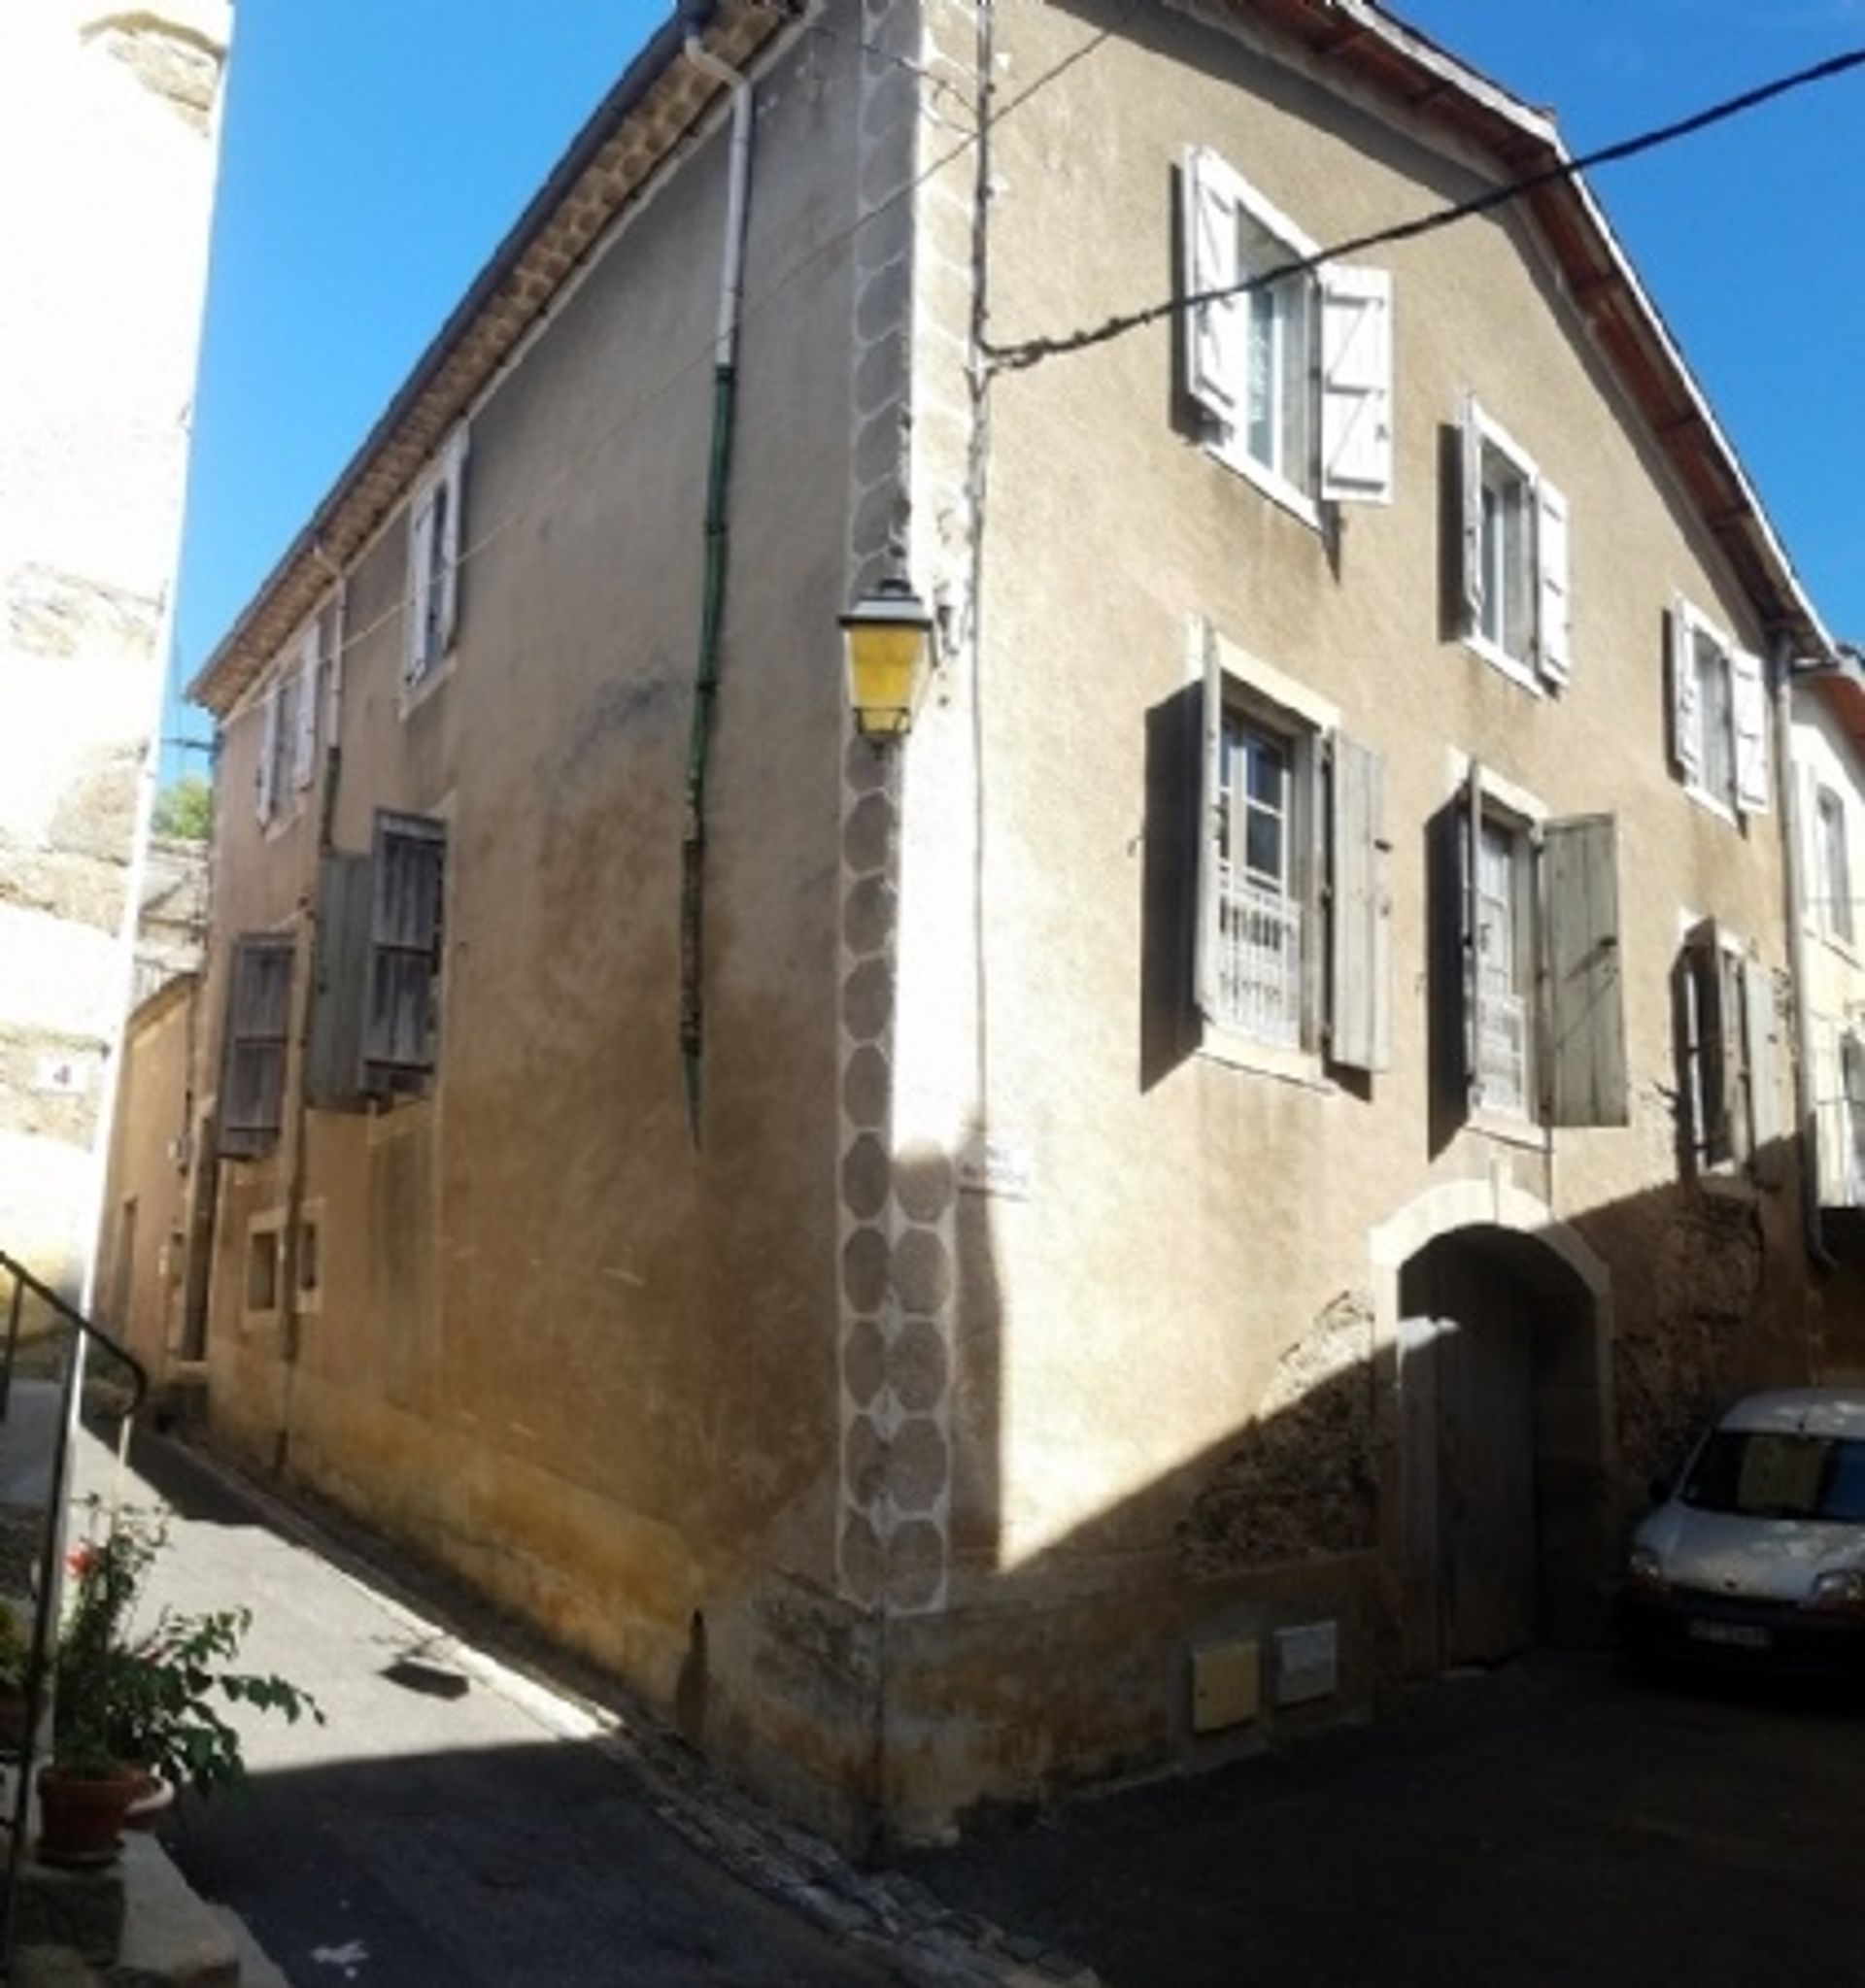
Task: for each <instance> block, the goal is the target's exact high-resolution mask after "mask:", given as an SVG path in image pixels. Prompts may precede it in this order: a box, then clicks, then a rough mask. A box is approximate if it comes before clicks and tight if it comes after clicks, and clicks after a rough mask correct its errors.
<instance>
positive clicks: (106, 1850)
mask: <svg viewBox="0 0 1865 1988" xmlns="http://www.w3.org/2000/svg"><path fill="white" fill-rule="evenodd" d="M88 1531H89V1534H90V1536H88V1537H86V1539H85V1542H84V1544H83V1545H81V1546H79V1547H78V1548H77V1549H76V1551H74V1552H73V1553H72V1555H71V1557H70V1567H71V1572H72V1587H71V1592H70V1596H69V1605H68V1609H67V1613H66V1616H65V1623H64V1629H63V1631H62V1633H61V1634H60V1636H59V1639H58V1655H57V1664H56V1668H55V1672H54V1680H55V1681H54V1687H53V1698H52V1755H51V1762H50V1763H49V1764H48V1765H47V1767H46V1768H45V1769H42V1770H41V1772H40V1776H39V1798H40V1809H41V1816H42V1828H41V1834H40V1853H41V1855H42V1856H45V1857H47V1858H49V1859H51V1860H53V1861H57V1860H58V1859H60V1858H64V1859H84V1858H90V1857H99V1856H108V1855H110V1854H111V1853H112V1851H114V1849H115V1848H116V1843H117V1836H118V1833H119V1830H120V1829H121V1828H122V1825H123V1819H124V1817H125V1815H126V1814H127V1813H128V1811H129V1809H130V1807H131V1806H132V1804H134V1803H136V1802H137V1800H138V1798H139V1797H143V1798H145V1799H146V1798H147V1797H148V1795H149V1793H150V1791H151V1789H152V1787H155V1788H160V1787H164V1786H165V1787H167V1788H171V1789H173V1788H181V1787H192V1788H194V1789H196V1790H198V1791H199V1792H200V1793H201V1794H203V1795H209V1794H212V1793H214V1792H215V1791H216V1790H218V1789H222V1788H227V1787H231V1786H234V1785H236V1784H237V1783H238V1782H239V1781H240V1780H242V1779H243V1778H244V1776H245V1771H246V1763H245V1758H244V1755H243V1752H242V1748H241V1741H240V1735H239V1732H238V1730H237V1729H236V1728H235V1727H234V1726H233V1725H232V1724H231V1723H229V1721H228V1720H227V1718H226V1717H225V1715H224V1712H225V1708H226V1707H229V1706H232V1705H238V1704H247V1705H253V1706H254V1707H256V1708H257V1709H259V1710H261V1711H268V1712H280V1713H283V1714H284V1716H285V1717H286V1718H288V1719H291V1720H297V1719H299V1718H302V1717H310V1718H313V1719H316V1720H318V1721H319V1722H320V1723H322V1718H323V1714H322V1712H321V1711H320V1710H319V1708H318V1706H317V1703H316V1702H315V1701H314V1700H313V1699H312V1698H311V1696H310V1694H309V1693H308V1692H304V1691H301V1690H300V1689H299V1688H298V1687H297V1686H296V1685H293V1684H289V1683H288V1682H287V1681H286V1680H285V1679H284V1678H282V1677H277V1676H271V1675H264V1674H259V1673H256V1672H251V1671H242V1670H238V1669H235V1668H233V1666H234V1664H235V1663H236V1661H237V1659H238V1657H239V1652H240V1647H241V1644H242V1643H243V1642H244V1641H245V1638H246V1634H247V1631H248V1630H249V1629H250V1628H251V1626H252V1620H253V1618H252V1612H251V1610H249V1609H245V1608H223V1609H214V1610H209V1611H205V1612H202V1613H199V1614H192V1615H189V1614H182V1613H179V1612H177V1611H176V1610H174V1609H170V1608H164V1609H163V1610H162V1611H161V1613H160V1614H159V1615H158V1616H157V1617H156V1619H155V1622H154V1625H153V1628H151V1629H149V1630H147V1631H143V1632H140V1633H139V1632H138V1631H137V1630H136V1628H135V1622H134V1618H135V1612H136V1602H137V1598H138V1597H139V1595H140V1594H141V1592H142V1588H143V1583H144V1581H145V1579H146V1578H147V1576H148V1573H149V1569H150V1567H151V1566H152V1565H153V1562H154V1559H155V1556H156V1554H157V1553H158V1552H159V1551H160V1550H161V1548H162V1546H163V1545H164V1544H165V1542H166V1539H167V1531H166V1528H165V1527H164V1525H163V1524H162V1523H161V1521H160V1520H159V1519H153V1518H151V1517H150V1516H149V1515H147V1514H145V1513H142V1512H138V1511H135V1510H132V1509H128V1508H123V1509H119V1510H118V1511H117V1512H115V1513H113V1514H112V1515H111V1517H110V1519H109V1521H108V1523H106V1524H103V1525H102V1526H101V1528H100V1523H99V1514H98V1508H97V1506H96V1505H95V1503H94V1502H93V1505H92V1511H91V1523H90V1527H89V1529H88Z"/></svg>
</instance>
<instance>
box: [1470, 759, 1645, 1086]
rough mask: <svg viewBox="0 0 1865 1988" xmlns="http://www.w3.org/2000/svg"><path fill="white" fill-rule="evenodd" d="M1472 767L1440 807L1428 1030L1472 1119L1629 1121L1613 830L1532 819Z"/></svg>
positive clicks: (1599, 823)
mask: <svg viewBox="0 0 1865 1988" xmlns="http://www.w3.org/2000/svg"><path fill="white" fill-rule="evenodd" d="M1538 815H1539V810H1537V809H1536V808H1535V806H1534V804H1533V803H1532V802H1530V801H1529V800H1528V799H1527V798H1526V797H1525V796H1521V795H1517V794H1515V793H1514V792H1513V791H1512V790H1509V788H1508V785H1507V783H1505V782H1503V781H1500V780H1498V779H1496V778H1495V776H1493V775H1490V774H1486V773H1485V772H1484V770H1483V769H1482V768H1481V767H1480V766H1477V765H1473V766H1472V767H1471V769H1470V773H1469V777H1468V779H1467V780H1466V782H1465V784H1464V787H1463V789H1462V790H1461V792H1459V793H1458V794H1457V796H1456V797H1455V798H1454V800H1453V801H1452V803H1451V805H1450V806H1449V807H1448V808H1447V809H1446V810H1445V812H1444V814H1443V816H1442V818H1441V820H1442V822H1443V826H1444V834H1445V838H1446V840H1445V843H1444V848H1445V852H1446V856H1447V861H1446V863H1445V866H1444V868H1443V869H1442V870H1441V872H1440V875H1441V879H1442V883H1441V888H1442V889H1443V890H1445V891H1446V893H1448V903H1449V905H1450V907H1451V909H1450V911H1449V913H1448V915H1446V916H1444V917H1442V918H1441V920H1440V921H1439V927H1438V928H1439V931H1440V934H1441V942H1442V943H1443V944H1445V945H1447V946H1449V947H1450V949H1451V950H1450V953H1449V957H1447V958H1446V957H1443V956H1442V955H1441V956H1440V957H1441V968H1442V970H1441V975H1440V980H1439V987H1438V989H1437V991H1436V993H1435V999H1436V1002H1437V1004H1438V1005H1437V1011H1436V1016H1435V1021H1434V1034H1435V1037H1436V1040H1437V1043H1438V1045H1439V1048H1440V1050H1441V1054H1442V1057H1443V1062H1444V1064H1446V1065H1447V1066H1448V1071H1449V1073H1450V1074H1451V1075H1452V1076H1453V1078H1454V1083H1455V1086H1456V1088H1457V1089H1458V1090H1459V1091H1460V1092H1461V1096H1460V1097H1459V1098H1458V1099H1457V1102H1458V1103H1459V1104H1460V1105H1461V1108H1462V1109H1463V1110H1465V1111H1468V1112H1471V1113H1480V1114H1482V1115H1483V1116H1484V1117H1485V1118H1489V1119H1498V1120H1504V1121H1509V1120H1516V1121H1520V1122H1521V1123H1523V1124H1531V1123H1533V1124H1541V1125H1547V1126H1617V1125H1625V1124H1627V1123H1628V1122H1629V1098H1628V1095H1627V1087H1626V1076H1625V1019H1624V1003H1623V996H1622V991H1621V986H1620V967H1619V933H1618V874H1617V854H1616V842H1617V836H1616V827H1615V825H1614V822H1613V819H1612V817H1611V816H1610V815H1579V816H1576V817H1574V818H1573V819H1571V820H1567V821H1546V820H1541V819H1538Z"/></svg>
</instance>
